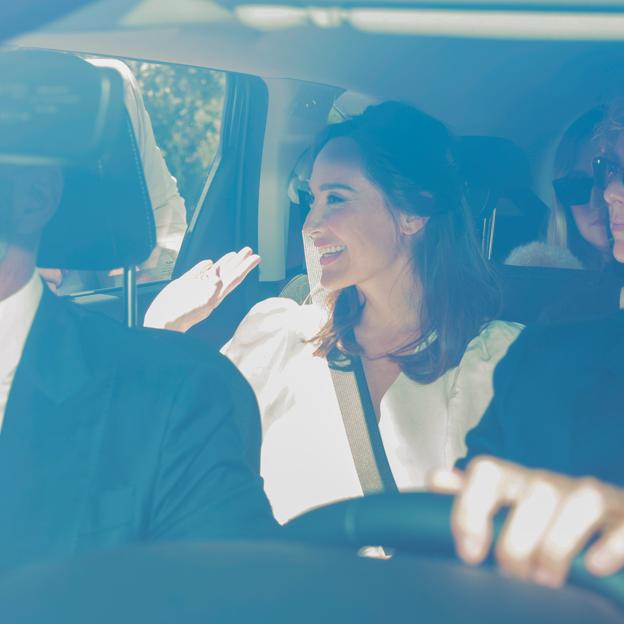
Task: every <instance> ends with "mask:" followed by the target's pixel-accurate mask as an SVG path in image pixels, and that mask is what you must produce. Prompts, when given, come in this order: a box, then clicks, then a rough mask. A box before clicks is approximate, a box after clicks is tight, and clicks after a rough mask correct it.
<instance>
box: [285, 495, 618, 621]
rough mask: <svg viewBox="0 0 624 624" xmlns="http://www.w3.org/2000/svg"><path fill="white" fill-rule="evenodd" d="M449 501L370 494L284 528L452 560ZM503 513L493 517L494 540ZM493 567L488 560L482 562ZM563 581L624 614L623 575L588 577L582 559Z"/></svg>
mask: <svg viewBox="0 0 624 624" xmlns="http://www.w3.org/2000/svg"><path fill="white" fill-rule="evenodd" d="M452 503H453V498H452V497H451V496H445V495H440V494H431V493H424V492H418V493H409V494H374V495H370V496H364V497H361V498H355V499H351V500H346V501H341V502H338V503H334V504H331V505H327V506H325V507H320V508H318V509H314V510H312V511H309V512H307V513H305V514H302V515H301V516H298V517H297V518H294V519H293V520H291V521H290V522H289V523H288V524H286V525H285V527H284V529H285V531H286V534H287V535H288V536H289V537H290V538H291V539H296V540H300V541H305V542H312V543H316V544H322V545H328V546H338V547H340V546H342V547H350V548H354V549H359V548H362V547H363V546H374V545H382V546H386V547H391V548H395V549H397V550H399V551H403V552H407V553H411V554H419V555H433V556H438V557H439V556H442V557H448V558H456V554H455V545H454V541H453V536H452V533H451V524H450V518H451V508H452ZM503 522H504V514H499V515H498V516H497V517H496V518H495V519H494V533H495V536H498V534H499V532H500V530H501V528H502V525H503ZM488 562H489V563H490V564H493V558H492V557H491V556H490V558H489V559H488ZM568 582H569V583H571V584H573V585H575V586H577V587H580V588H582V589H586V590H590V591H592V592H595V593H597V594H600V595H602V596H604V597H606V598H608V599H609V600H611V601H612V602H614V603H615V604H616V605H617V606H618V607H619V608H620V609H622V610H624V573H623V572H620V573H618V574H615V575H613V576H610V577H607V578H599V577H596V576H593V575H592V574H590V573H589V572H588V571H587V570H586V568H585V566H584V564H583V557H582V555H580V556H578V557H577V558H576V559H575V560H574V562H573V564H572V567H571V570H570V575H569V579H568Z"/></svg>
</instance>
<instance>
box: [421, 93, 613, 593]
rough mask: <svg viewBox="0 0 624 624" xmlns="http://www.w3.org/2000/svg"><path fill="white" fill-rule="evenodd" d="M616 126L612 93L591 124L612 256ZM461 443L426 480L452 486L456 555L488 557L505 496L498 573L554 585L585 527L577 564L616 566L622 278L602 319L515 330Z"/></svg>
mask: <svg viewBox="0 0 624 624" xmlns="http://www.w3.org/2000/svg"><path fill="white" fill-rule="evenodd" d="M623 129H624V103H623V102H622V101H619V102H615V103H614V104H612V105H611V106H610V107H609V109H608V112H607V119H606V121H605V122H604V124H603V126H602V127H601V128H600V129H599V134H598V137H599V139H598V143H599V145H598V150H597V152H596V154H597V155H596V157H595V158H594V160H593V173H594V193H595V194H597V195H598V198H599V197H600V196H602V199H603V200H604V204H605V207H606V208H608V213H609V225H610V230H611V235H612V253H613V256H614V259H615V260H616V261H617V262H618V263H620V264H621V265H624V131H623ZM578 207H579V208H581V209H582V208H583V206H582V205H580V204H579V206H578ZM620 268H621V269H624V266H620ZM623 281H624V280H623ZM466 444H467V446H468V456H467V457H466V458H465V459H464V460H462V461H461V462H460V463H459V467H460V468H465V469H466V470H465V472H463V473H461V472H459V471H455V472H450V473H448V472H445V471H440V472H439V473H437V474H436V475H434V476H433V479H432V481H433V483H432V485H433V486H434V487H435V488H436V489H438V490H441V491H450V492H456V493H458V494H459V496H458V498H457V501H456V503H455V508H454V513H453V528H454V533H455V537H456V542H457V546H458V552H459V554H460V555H461V556H462V558H463V559H464V560H466V561H467V562H470V563H479V562H480V561H482V560H483V559H484V558H485V557H486V555H487V552H488V549H489V546H490V544H491V541H492V528H491V524H492V517H493V515H494V514H495V513H496V511H497V510H498V509H499V508H500V507H501V506H511V507H512V510H511V513H510V516H509V519H508V521H507V522H506V526H505V529H504V531H503V534H502V535H501V537H500V539H499V540H498V542H497V545H496V554H497V558H498V560H499V562H500V564H501V565H502V567H503V568H504V569H505V570H506V571H507V572H509V573H511V574H514V575H516V576H519V577H521V578H525V579H533V580H535V581H538V582H540V583H542V584H545V585H549V586H559V585H561V584H562V583H563V582H564V580H565V578H566V575H567V572H568V569H569V566H570V563H571V562H572V560H573V558H574V557H575V556H576V554H578V552H579V551H580V550H581V549H582V548H583V547H584V546H585V545H586V544H587V543H588V541H589V540H590V539H591V538H592V537H593V536H595V535H597V536H598V539H597V540H596V541H595V543H593V544H592V545H591V546H590V548H589V550H588V552H587V555H586V557H585V564H586V566H587V568H588V569H589V570H590V571H591V572H593V573H594V574H596V575H600V576H607V575H610V574H613V573H615V572H617V571H618V570H621V569H623V568H624V489H623V488H624V453H623V450H622V449H623V448H624V288H622V292H621V295H620V311H619V312H616V313H615V314H613V315H612V316H611V317H608V318H602V319H597V320H596V319H594V320H586V321H581V322H576V323H569V324H567V325H560V326H552V327H548V326H546V327H534V328H529V329H527V330H525V332H523V334H521V336H520V337H519V338H518V340H517V341H516V343H515V344H513V345H512V347H511V348H510V349H509V353H508V354H507V356H506V358H504V359H503V360H502V361H501V363H500V364H499V366H498V368H497V370H496V372H495V375H494V398H493V400H492V403H491V405H490V407H489V408H488V410H487V412H486V413H485V415H484V416H483V419H482V420H481V422H480V423H479V425H478V426H477V427H476V428H475V429H474V430H473V431H471V432H470V433H469V434H468V436H467V439H466ZM501 458H504V459H501ZM512 462H513V463H512ZM564 475H567V476H564Z"/></svg>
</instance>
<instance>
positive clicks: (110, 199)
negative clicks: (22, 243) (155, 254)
mask: <svg viewBox="0 0 624 624" xmlns="http://www.w3.org/2000/svg"><path fill="white" fill-rule="evenodd" d="M0 84H2V86H3V94H4V97H3V98H0V109H1V110H0V113H5V112H6V111H8V113H7V114H4V115H2V114H0V125H2V119H4V120H7V119H8V120H9V121H8V122H7V123H6V124H5V125H6V127H7V130H8V132H7V133H6V137H5V138H2V137H0V161H2V162H4V163H9V164H11V163H16V164H20V165H23V166H51V167H60V168H61V169H62V174H63V192H62V197H61V200H60V203H59V206H58V207H57V209H56V212H55V214H54V216H53V217H52V219H51V221H50V222H49V224H48V225H47V227H46V229H45V231H44V234H43V238H42V241H41V245H40V249H39V258H38V264H39V266H43V267H54V268H63V269H79V270H110V269H113V268H119V267H128V266H134V265H136V264H139V263H141V262H142V261H144V260H145V259H146V258H147V257H148V256H149V254H150V253H151V251H152V249H153V247H154V244H155V224H154V215H153V210H152V206H151V202H150V198H149V193H148V192H147V187H146V183H145V177H144V174H143V165H142V162H141V157H140V154H139V150H138V146H137V143H136V139H135V136H134V131H133V128H132V124H131V122H130V118H129V115H128V112H127V111H126V109H125V106H124V103H123V82H122V78H121V76H120V75H119V74H118V72H116V71H114V70H112V69H109V68H100V67H95V66H93V65H92V64H90V63H88V62H87V61H85V60H83V59H81V58H79V57H76V56H73V55H71V54H64V53H58V52H48V51H36V50H19V51H9V52H5V53H2V54H0ZM16 111H22V114H19V115H16V114H15V112H16ZM1 129H2V128H0V130H1ZM16 137H17V138H16Z"/></svg>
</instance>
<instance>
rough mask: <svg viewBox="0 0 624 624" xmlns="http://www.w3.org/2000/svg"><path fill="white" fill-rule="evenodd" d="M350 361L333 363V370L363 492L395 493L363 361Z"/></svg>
mask: <svg viewBox="0 0 624 624" xmlns="http://www.w3.org/2000/svg"><path fill="white" fill-rule="evenodd" d="M350 363H351V365H350V366H336V365H333V366H332V364H331V363H330V372H331V376H332V382H333V384H334V389H335V391H336V398H337V399H338V405H339V407H340V413H341V415H342V422H343V424H344V428H345V432H346V434H347V439H348V441H349V447H350V449H351V456H352V457H353V463H354V464H355V470H356V472H357V475H358V479H359V481H360V485H361V487H362V492H363V494H364V495H366V494H375V493H379V492H396V491H398V488H397V486H396V483H395V481H394V477H393V476H392V470H391V469H390V464H389V462H388V457H387V455H386V452H385V450H384V447H383V442H382V439H381V435H380V433H379V426H378V424H377V417H376V415H375V410H374V409H373V402H372V400H371V396H370V391H369V389H368V384H367V383H366V376H365V374H364V368H363V367H362V362H361V361H360V358H357V357H354V358H351V360H350Z"/></svg>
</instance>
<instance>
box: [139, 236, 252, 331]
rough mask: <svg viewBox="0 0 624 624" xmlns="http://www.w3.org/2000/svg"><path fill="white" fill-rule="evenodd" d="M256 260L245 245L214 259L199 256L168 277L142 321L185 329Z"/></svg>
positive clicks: (206, 313)
mask: <svg viewBox="0 0 624 624" xmlns="http://www.w3.org/2000/svg"><path fill="white" fill-rule="evenodd" d="M259 263H260V256H258V255H256V254H254V253H253V251H252V250H251V249H250V248H249V247H244V248H243V249H241V250H240V251H239V252H234V251H231V252H230V253H227V254H225V256H223V257H222V258H220V259H219V260H218V261H217V262H214V263H213V262H212V260H203V261H202V262H199V263H198V264H196V265H195V266H194V267H193V268H192V269H190V270H189V271H187V272H186V273H184V275H181V276H180V277H179V278H178V279H175V280H173V281H171V282H170V283H169V284H167V286H165V288H163V289H162V290H161V291H160V293H158V296H157V297H156V298H155V299H154V301H152V303H151V305H150V307H149V309H148V310H147V313H146V314H145V320H144V322H143V325H144V326H145V327H156V328H159V329H170V330H173V331H179V332H185V331H187V330H189V329H190V328H191V327H193V326H194V325H197V323H199V322H201V321H203V320H204V319H206V318H207V317H208V316H210V314H211V313H212V311H213V310H214V309H215V308H216V307H217V306H219V304H220V303H221V302H222V301H223V300H224V299H225V297H227V296H228V294H229V293H231V292H232V290H234V288H236V287H237V286H238V285H239V284H240V283H241V282H242V281H243V280H244V279H245V277H247V275H248V274H249V272H250V271H251V270H252V269H253V268H254V267H256V266H257V265H258V264H259Z"/></svg>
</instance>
